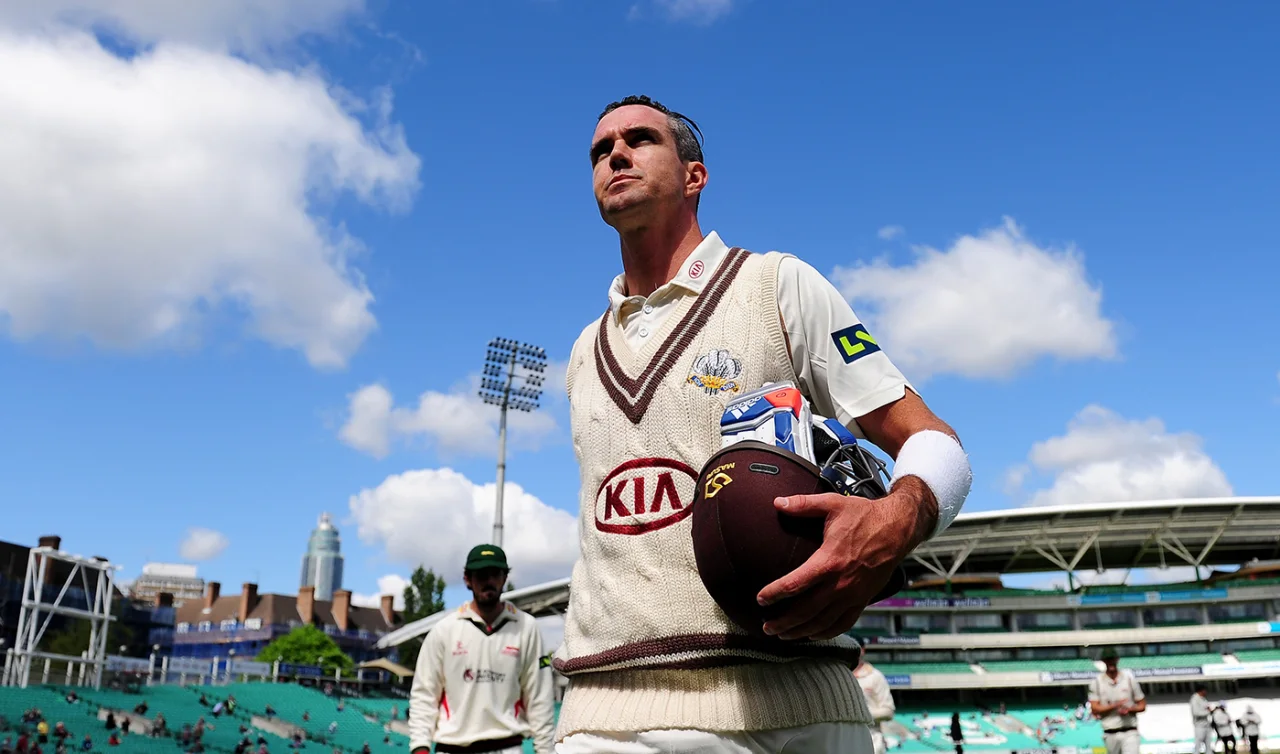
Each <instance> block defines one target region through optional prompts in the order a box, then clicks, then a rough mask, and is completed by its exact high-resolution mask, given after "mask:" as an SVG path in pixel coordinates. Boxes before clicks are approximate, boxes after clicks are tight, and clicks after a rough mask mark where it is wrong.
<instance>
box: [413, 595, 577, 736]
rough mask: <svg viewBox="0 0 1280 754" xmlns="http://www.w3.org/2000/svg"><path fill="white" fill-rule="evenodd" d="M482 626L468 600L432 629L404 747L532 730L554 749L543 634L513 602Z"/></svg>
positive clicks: (421, 656) (416, 678)
mask: <svg viewBox="0 0 1280 754" xmlns="http://www.w3.org/2000/svg"><path fill="white" fill-rule="evenodd" d="M504 604H505V609H504V610H503V611H502V614H501V615H499V616H498V619H497V620H496V621H495V622H494V625H492V626H489V625H486V624H485V622H484V619H482V618H481V617H480V616H479V614H477V613H476V612H475V610H474V609H473V608H472V606H471V603H470V602H468V603H467V604H465V605H463V606H462V607H460V608H458V609H457V610H456V611H454V612H453V613H452V614H450V615H448V616H446V617H445V618H444V619H442V620H441V621H440V622H439V623H437V624H436V625H435V626H433V627H432V629H431V633H429V634H427V638H426V639H425V640H424V641H423V643H422V651H421V652H420V653H419V654H418V667H417V668H416V670H415V672H414V676H413V689H412V691H411V692H410V694H409V706H410V712H409V749H410V751H411V752H418V751H419V750H421V749H425V750H427V751H430V749H431V746H432V744H435V743H446V744H455V745H466V744H472V743H475V742H477V741H490V740H495V739H502V738H508V737H510V736H516V735H520V736H532V737H533V741H534V750H535V751H536V752H537V754H553V752H554V746H555V720H554V717H555V705H554V697H553V694H552V683H553V681H552V677H551V668H550V666H549V665H546V666H544V663H543V662H542V659H543V657H542V635H541V634H540V633H539V632H538V624H537V622H536V621H535V620H534V617H533V616H532V615H529V614H528V613H526V612H523V611H521V610H517V609H516V608H515V606H514V605H512V604H511V603H504Z"/></svg>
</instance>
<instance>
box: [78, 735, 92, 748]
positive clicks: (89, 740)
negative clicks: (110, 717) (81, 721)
mask: <svg viewBox="0 0 1280 754" xmlns="http://www.w3.org/2000/svg"><path fill="white" fill-rule="evenodd" d="M80 750H81V751H93V739H92V738H90V737H89V734H88V733H86V734H84V740H83V741H81V742H80Z"/></svg>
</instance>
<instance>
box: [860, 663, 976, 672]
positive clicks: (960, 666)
mask: <svg viewBox="0 0 1280 754" xmlns="http://www.w3.org/2000/svg"><path fill="white" fill-rule="evenodd" d="M876 667H877V668H880V672H881V673H884V674H885V675H911V674H913V673H972V672H973V667H972V666H971V665H969V663H967V662H886V663H877V664H876Z"/></svg>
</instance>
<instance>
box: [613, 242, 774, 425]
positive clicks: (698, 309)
mask: <svg viewBox="0 0 1280 754" xmlns="http://www.w3.org/2000/svg"><path fill="white" fill-rule="evenodd" d="M748 256H750V252H747V251H743V250H742V249H740V248H738V247H736V246H735V247H734V248H732V249H730V250H729V251H728V253H727V254H726V255H725V258H724V260H723V261H722V262H721V263H720V267H719V268H718V269H717V270H716V272H715V274H714V275H712V276H711V279H710V280H709V281H707V287H706V288H704V289H703V291H702V293H700V294H698V299H697V300H696V301H694V302H693V306H692V307H691V308H690V309H689V311H688V312H686V313H685V315H684V317H683V318H682V319H681V320H680V322H679V323H678V324H677V325H676V327H675V329H674V330H672V331H671V333H670V334H669V335H668V336H667V338H666V340H664V341H663V342H662V345H661V346H660V347H659V348H658V350H657V352H656V353H655V354H654V355H653V357H652V358H651V359H650V360H649V363H648V364H647V365H645V368H644V370H643V371H641V372H640V374H639V375H638V376H636V377H631V376H630V375H628V374H627V373H626V371H625V370H623V368H622V366H621V365H620V364H619V363H618V360H617V358H615V357H614V355H613V349H612V347H610V345H609V337H608V334H607V333H606V332H605V331H606V329H608V327H609V326H610V323H609V318H610V317H611V316H613V313H612V312H611V311H606V312H605V313H604V317H603V318H602V319H601V320H600V327H599V330H598V332H597V333H596V373H597V374H598V375H599V377H600V381H601V382H602V383H604V387H605V390H607V391H608V393H609V397H610V398H612V399H613V402H614V403H615V404H617V406H618V408H620V409H621V410H622V413H624V414H626V417H627V418H628V419H630V420H631V423H632V424H639V423H640V420H641V419H642V418H644V414H645V412H646V411H648V409H649V403H650V402H651V401H652V400H653V396H654V393H655V392H656V391H657V389H658V385H659V384H660V383H661V382H662V380H663V379H665V378H666V376H667V373H668V372H670V371H671V368H672V367H674V366H675V365H676V362H677V361H679V360H680V357H681V356H682V355H683V354H684V351H685V349H687V348H688V347H689V344H691V343H692V342H693V340H694V338H696V337H697V336H698V333H699V332H701V331H702V328H703V327H704V326H705V325H706V324H707V321H708V320H709V319H711V315H712V314H714V313H715V310H716V307H717V306H718V305H719V304H720V299H722V298H724V294H725V292H726V291H728V290H729V286H730V285H732V284H733V281H734V278H736V277H737V276H738V271H739V270H740V269H742V264H743V263H744V262H745V261H746V260H747V257H748Z"/></svg>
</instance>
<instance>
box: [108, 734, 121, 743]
mask: <svg viewBox="0 0 1280 754" xmlns="http://www.w3.org/2000/svg"><path fill="white" fill-rule="evenodd" d="M119 745H120V735H119V734H118V733H116V732H115V731H111V735H110V736H109V737H108V738H107V746H119Z"/></svg>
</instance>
